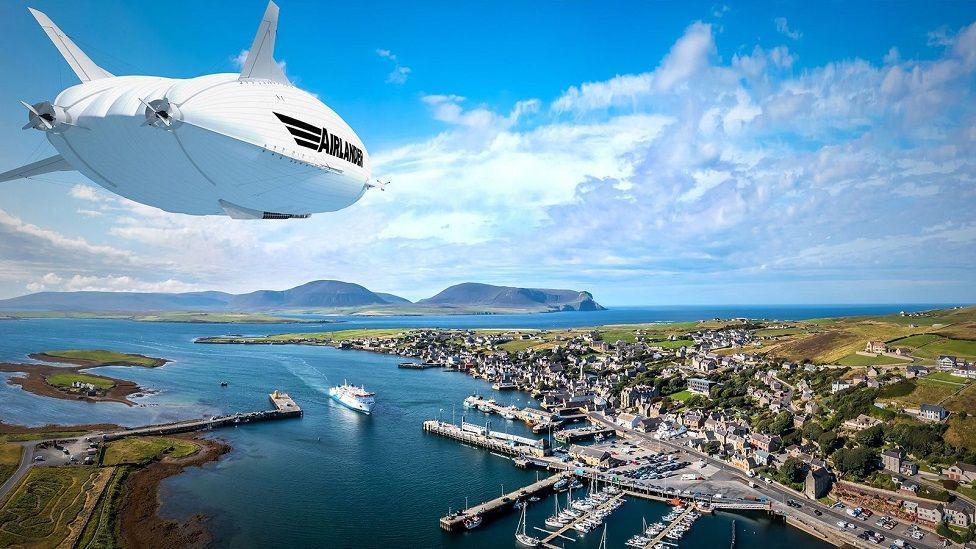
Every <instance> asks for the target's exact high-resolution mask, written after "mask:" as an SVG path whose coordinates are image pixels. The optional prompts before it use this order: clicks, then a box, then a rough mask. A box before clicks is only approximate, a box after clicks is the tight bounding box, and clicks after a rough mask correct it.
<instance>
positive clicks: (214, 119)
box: [0, 2, 382, 219]
mask: <svg viewBox="0 0 976 549" xmlns="http://www.w3.org/2000/svg"><path fill="white" fill-rule="evenodd" d="M30 12H31V14H32V15H33V16H34V18H35V19H37V22H38V23H39V24H40V25H41V28H42V29H43V30H44V32H45V33H46V34H47V36H48V37H49V38H50V39H51V41H52V42H53V43H54V45H55V47H57V49H58V51H59V52H60V53H61V55H62V56H64V58H65V60H66V61H67V62H68V65H69V66H70V67H71V69H72V70H73V71H74V72H75V74H77V75H78V78H79V79H80V80H81V83H80V84H78V85H75V86H71V87H70V88H67V89H65V90H64V91H62V92H61V93H59V94H58V96H57V97H56V98H55V99H54V100H53V101H41V102H38V103H33V104H30V103H26V102H22V104H23V106H24V107H25V108H26V110H27V118H28V119H27V124H26V125H25V126H24V129H25V130H35V131H41V132H44V133H45V134H46V137H47V139H48V140H49V141H50V143H51V144H52V145H53V146H54V148H55V149H56V150H57V151H58V154H57V155H54V156H52V157H49V158H45V159H43V160H40V161H37V162H33V163H31V164H28V165H26V166H22V167H20V168H17V169H14V170H10V171H8V172H6V173H3V174H0V181H9V180H14V179H20V178H29V177H32V176H37V175H41V174H45V173H49V172H55V171H71V170H74V171H78V172H80V173H82V174H83V175H84V176H85V177H87V178H88V179H91V180H92V181H94V182H95V183H97V184H99V185H101V186H102V187H104V188H105V189H108V190H109V191H111V192H113V193H115V194H118V195H120V196H123V197H125V198H128V199H131V200H134V201H136V202H139V203H142V204H146V205H149V206H153V207H156V208H160V209H162V210H165V211H168V212H177V213H184V214H191V215H228V216H230V217H232V218H235V219H293V218H306V217H308V216H309V215H310V214H313V213H318V212H331V211H336V210H340V209H342V208H345V207H347V206H350V205H351V204H353V203H355V202H356V201H357V200H359V199H360V198H361V197H362V196H363V194H364V193H365V192H366V190H367V189H368V188H370V187H373V186H377V185H375V184H371V183H370V164H369V155H368V154H367V152H366V147H365V146H364V145H363V142H362V141H361V140H360V139H359V137H358V136H357V135H356V133H355V132H354V131H353V130H352V128H351V127H349V125H348V124H347V123H346V122H345V121H344V120H343V119H342V118H340V117H339V115H338V114H336V113H335V111H333V110H332V109H330V108H329V107H328V106H326V105H325V104H323V103H322V102H321V101H319V100H318V99H317V98H316V97H315V96H314V95H312V94H310V93H308V92H306V91H304V90H301V89H299V88H298V87H296V86H294V85H293V84H292V83H291V82H290V81H289V79H288V78H287V77H286V76H285V74H284V71H282V69H281V66H280V65H279V64H278V63H277V62H275V59H274V45H275V37H276V34H277V29H278V6H276V5H275V4H274V3H273V2H271V3H269V4H268V8H267V10H266V11H265V13H264V17H263V18H262V20H261V24H260V26H259V27H258V31H257V34H256V35H255V37H254V41H253V43H252V45H251V48H250V50H248V54H247V58H246V60H245V62H244V65H243V68H242V70H241V72H240V74H211V75H206V76H199V77H196V78H187V79H178V78H163V77H158V76H115V75H113V74H111V73H109V72H108V71H106V70H105V69H103V68H101V67H99V66H98V65H96V64H95V63H94V62H93V61H92V60H91V59H90V58H89V57H88V56H87V55H85V53H84V52H83V51H81V49H79V48H78V46H76V45H75V43H74V42H73V41H72V40H71V39H70V38H69V37H68V36H67V35H66V34H64V32H62V31H61V29H60V28H58V26H57V25H55V24H54V22H52V21H51V19H50V18H48V17H47V15H45V14H43V13H41V12H40V11H37V10H35V9H32V8H30ZM380 188H382V187H380Z"/></svg>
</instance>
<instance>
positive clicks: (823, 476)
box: [803, 466, 833, 499]
mask: <svg viewBox="0 0 976 549" xmlns="http://www.w3.org/2000/svg"><path fill="white" fill-rule="evenodd" d="M832 483H833V480H832V479H831V477H830V473H829V472H828V471H827V469H826V468H824V467H816V466H814V467H810V470H809V471H807V478H806V480H805V481H804V482H803V495H805V496H806V497H808V498H810V499H820V498H822V497H824V496H826V495H827V494H828V493H829V492H830V485H831V484H832Z"/></svg>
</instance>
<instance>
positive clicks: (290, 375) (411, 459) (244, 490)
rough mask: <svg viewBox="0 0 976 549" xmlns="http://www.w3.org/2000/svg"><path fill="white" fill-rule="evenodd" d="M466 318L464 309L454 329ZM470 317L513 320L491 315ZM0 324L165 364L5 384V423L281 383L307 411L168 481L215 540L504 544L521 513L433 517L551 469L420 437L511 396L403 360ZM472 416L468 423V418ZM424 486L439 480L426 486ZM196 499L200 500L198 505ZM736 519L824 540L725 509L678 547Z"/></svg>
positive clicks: (756, 531)
mask: <svg viewBox="0 0 976 549" xmlns="http://www.w3.org/2000/svg"><path fill="white" fill-rule="evenodd" d="M564 316H565V315H561V314H554V315H542V316H539V317H524V316H523V317H518V318H515V319H511V320H508V321H509V322H521V323H525V322H530V321H532V322H534V321H545V322H561V320H560V319H561V318H563V317H564ZM470 320H472V319H469V318H465V317H462V318H459V319H458V320H456V322H461V323H463V322H468V321H470ZM476 320H478V321H480V322H485V323H498V322H505V321H506V320H505V319H504V318H494V317H481V318H478V319H476ZM354 321H355V322H358V321H359V320H358V319H351V320H350V321H349V322H348V323H347V324H346V325H345V326H334V327H333V326H325V327H320V326H309V327H302V329H308V330H321V329H339V328H349V327H355V326H357V324H354V323H353V322H354ZM425 321H426V322H430V320H425V319H418V318H411V317H408V318H404V319H402V320H399V319H393V320H391V319H364V320H362V322H364V323H366V324H367V325H375V323H377V322H384V323H391V322H403V323H406V324H408V325H409V324H414V323H418V322H425ZM435 321H436V320H435ZM591 321H592V320H591ZM249 329H254V328H249ZM258 329H260V330H261V331H262V332H267V333H276V332H280V331H284V330H295V326H275V325H271V326H262V327H260V328H258ZM4 330H5V336H6V337H5V338H4V339H3V340H0V354H2V357H0V358H3V359H6V360H11V361H13V360H17V359H19V358H20V357H22V356H25V355H26V354H28V353H30V352H35V351H37V350H38V349H48V348H59V347H64V346H65V343H64V342H65V341H71V342H72V345H74V346H79V347H81V346H84V347H89V348H112V349H119V350H122V351H129V352H141V353H143V354H146V355H152V356H162V357H166V358H168V359H171V360H172V361H173V362H172V363H170V364H168V365H167V366H165V367H163V368H158V369H132V368H128V369H126V368H124V367H105V368H103V369H100V370H104V371H105V372H106V373H111V374H113V375H116V376H119V377H124V378H126V379H132V380H133V381H136V382H138V383H139V384H140V385H143V386H146V387H152V388H155V389H157V391H158V392H157V393H156V394H153V395H148V396H145V397H141V398H139V399H138V400H137V403H138V406H135V407H127V406H124V405H116V404H113V403H100V404H99V405H98V406H90V405H86V404H85V403H80V402H71V401H60V400H59V401H51V400H50V399H43V398H41V397H37V396H35V395H31V394H29V393H26V392H24V391H22V390H20V389H19V388H17V387H11V386H9V385H6V384H0V408H2V409H3V410H4V420H5V421H7V422H9V423H24V424H34V425H38V424H44V423H60V424H72V423H77V422H78V419H79V418H82V417H83V418H85V419H86V420H87V421H91V422H111V421H115V422H117V423H120V424H122V425H127V426H131V427H138V426H142V425H147V424H158V423H168V422H175V421H182V420H193V419H199V418H201V417H211V416H222V415H228V414H233V413H236V412H237V411H240V410H262V409H266V408H267V407H268V406H269V404H268V402H269V401H268V399H269V396H268V391H269V388H274V387H281V388H283V389H285V390H287V393H288V394H289V395H290V396H291V397H292V398H293V399H294V401H295V402H296V403H299V404H300V406H301V409H302V412H303V416H302V418H301V420H295V421H270V422H253V423H248V424H245V425H239V426H238V427H237V428H233V427H231V428H223V429H214V430H212V431H204V432H205V433H206V435H205V436H207V437H219V438H221V439H224V440H226V441H227V442H228V443H229V444H230V445H231V446H232V448H233V450H232V451H231V453H230V454H229V455H228V456H227V457H226V458H225V459H223V460H221V461H220V462H218V463H216V464H214V465H212V466H208V467H206V468H203V469H188V470H186V471H184V472H183V473H181V474H180V475H178V476H175V477H172V478H169V479H167V480H166V481H165V482H164V484H163V485H162V489H161V492H160V498H161V503H162V508H161V512H162V513H163V514H164V515H165V516H171V517H190V516H193V515H194V514H196V513H200V512H204V513H206V514H207V515H208V516H210V525H211V526H210V528H211V531H212V534H213V536H214V539H215V542H216V544H218V545H220V546H224V547H253V546H255V545H265V546H266V545H273V544H288V545H292V546H310V545H314V544H322V543H327V544H329V545H330V546H332V547H340V548H342V547H358V546H362V544H361V543H360V542H359V541H357V540H359V539H360V536H361V533H362V532H363V531H370V535H371V539H370V543H369V544H368V545H369V546H383V545H385V546H389V547H392V546H402V545H403V544H407V545H411V546H418V547H419V546H422V547H445V548H455V547H498V546H511V545H512V541H513V539H512V536H513V532H514V531H515V527H516V524H517V522H518V518H519V515H518V513H515V512H502V513H499V514H497V515H495V516H494V517H492V519H491V520H486V521H485V523H484V524H483V525H482V526H480V527H479V528H477V529H475V530H471V531H468V530H462V531H459V532H453V533H451V532H446V531H444V530H442V529H441V528H440V527H439V524H438V521H439V519H440V518H441V517H442V516H446V515H448V514H450V513H451V512H453V511H452V509H453V510H457V509H463V508H467V507H468V506H466V505H465V499H468V500H469V501H470V502H472V503H473V502H485V501H490V500H492V499H495V498H498V497H499V496H500V495H501V494H508V493H511V492H515V491H518V490H520V489H521V488H522V487H525V486H528V485H531V484H532V483H534V482H535V481H536V475H537V474H539V475H540V476H542V477H543V478H542V479H541V480H544V479H545V478H548V477H546V476H545V475H546V473H545V472H544V471H542V470H538V469H536V470H533V469H520V468H518V467H516V466H514V463H513V461H512V460H511V458H510V457H509V456H506V458H505V459H503V458H501V457H498V456H497V455H493V453H492V451H488V450H486V449H483V448H479V447H474V446H471V445H464V444H461V443H459V442H458V441H456V440H453V439H449V438H446V437H443V436H438V435H432V434H430V433H424V432H423V430H422V429H421V426H422V425H423V422H424V421H426V420H429V419H430V418H431V417H435V416H436V415H438V413H441V414H445V413H446V414H448V416H449V415H450V414H451V408H452V407H457V408H459V409H458V412H460V411H461V410H460V406H459V403H461V402H462V401H463V400H464V399H465V398H466V397H468V396H470V395H471V394H475V393H481V394H484V395H485V396H486V397H487V396H492V397H494V398H496V399H497V400H498V401H500V402H507V401H508V400H510V398H511V397H510V396H508V395H511V393H498V394H493V393H492V392H491V389H490V386H488V385H487V384H486V383H485V382H484V381H481V380H477V379H472V378H470V377H469V376H463V375H457V374H455V373H450V372H445V371H443V370H442V369H440V368H429V369H425V370H417V371H410V372H404V371H403V370H399V369H398V368H397V364H398V362H400V360H398V359H397V357H393V356H386V355H379V354H374V353H365V352H357V351H343V350H338V349H333V348H329V347H311V346H309V347H303V346H240V347H226V346H203V345H193V344H192V343H191V341H192V340H193V338H194V337H197V336H200V335H207V334H208V333H209V334H214V335H217V334H221V333H225V332H226V331H227V330H228V327H227V326H220V325H217V326H210V325H199V324H197V325H190V324H178V323H166V324H158V323H133V322H127V321H114V320H71V321H69V320H57V319H44V320H27V321H17V322H9V323H6V324H4ZM325 376H328V379H333V380H341V379H344V378H345V379H349V380H355V381H356V383H362V384H364V385H366V387H368V388H369V389H370V390H372V391H375V392H376V393H377V404H376V409H375V411H374V414H373V415H372V416H365V415H362V414H358V413H356V412H354V411H351V410H348V409H346V408H344V407H341V406H339V405H338V404H336V403H334V402H333V401H331V400H330V399H329V398H328V395H327V394H326V393H327V389H328V387H329V382H328V380H327V379H326V377H325ZM222 380H227V381H229V386H228V387H221V386H220V381H222ZM524 402H525V405H526V406H529V407H534V406H537V404H536V403H534V402H532V401H524ZM38 410H43V413H40V414H39V413H38ZM495 417H497V416H495ZM469 421H471V422H475V421H476V420H475V419H474V418H473V417H470V418H469ZM481 424H482V425H483V424H484V421H483V420H482V421H481ZM501 427H504V428H506V429H507V430H508V431H509V432H510V433H511V434H514V435H517V436H522V437H525V438H532V439H539V438H541V437H540V436H539V435H538V434H534V433H532V431H531V429H530V428H528V426H526V425H525V424H524V423H523V422H521V421H513V422H507V423H504V424H501V423H499V424H498V427H495V428H494V430H501ZM394 441H395V442H394ZM531 459H533V460H536V459H540V458H535V457H531ZM417 479H437V481H436V482H431V483H424V482H419V481H418V480H417ZM584 482H585V479H584ZM390 487H394V490H392V491H391V490H390V489H389V488H390ZM258 492H260V493H262V494H263V497H264V498H270V499H273V500H275V501H276V502H279V503H278V504H277V505H275V506H273V507H271V508H265V507H262V510H261V512H260V513H258V514H255V506H254V498H253V494H255V493H258ZM335 493H342V494H344V497H343V498H342V499H341V501H340V500H339V499H337V498H334V497H332V496H331V495H332V494H335ZM539 497H541V498H542V499H541V501H539V502H534V503H530V504H529V506H528V508H527V520H528V521H529V524H530V531H534V530H532V526H531V525H537V526H542V525H543V523H544V521H545V518H546V517H547V516H548V515H550V514H551V513H552V496H551V495H549V496H546V495H543V494H540V496H539ZM625 497H626V498H627V503H625V504H624V505H623V506H621V507H620V508H619V509H618V510H616V511H614V513H613V515H612V517H611V518H610V519H609V521H608V523H607V526H608V533H607V539H608V542H607V545H608V546H609V547H620V546H623V543H624V542H625V541H626V540H627V538H628V537H629V536H630V535H632V534H633V533H634V532H635V531H636V530H637V529H638V527H639V526H640V524H641V521H642V518H645V517H646V518H647V519H648V520H651V521H652V522H653V521H654V520H657V518H658V517H660V516H663V515H664V514H666V513H667V512H668V511H669V510H670V506H669V505H667V504H666V503H664V502H660V501H656V500H651V499H645V498H641V497H630V496H625ZM200 502H208V503H206V504H204V505H203V506H202V507H201V503H200ZM299 514H301V515H303V516H314V517H317V520H315V521H306V522H304V523H296V522H295V521H294V520H293V517H294V516H297V515H299ZM377 516H382V517H387V518H386V519H385V520H384V523H383V524H382V525H380V526H379V527H377V525H376V523H375V521H374V520H373V519H374V518H375V517H377ZM731 517H736V518H738V520H739V524H740V531H739V533H738V544H739V546H740V547H745V546H749V544H764V546H766V547H771V548H774V549H812V548H815V547H816V548H820V547H826V544H823V543H822V542H820V541H818V540H815V539H814V538H810V537H808V536H806V535H805V534H803V533H802V532H799V531H797V530H793V529H791V528H789V527H787V526H786V525H785V524H783V523H782V522H777V521H776V520H774V519H773V518H772V517H769V516H768V515H766V514H752V515H749V516H747V517H746V518H742V516H741V515H729V514H724V513H721V512H718V513H716V514H715V515H709V516H704V517H702V519H700V522H702V523H705V522H707V523H708V526H707V527H705V526H703V527H696V528H695V529H693V530H692V531H691V532H689V534H687V535H686V537H685V538H684V541H683V545H685V544H687V546H697V547H710V546H714V545H725V544H727V543H728V535H729V528H728V524H729V522H730V521H731V520H732V518H731ZM652 519H653V520H652ZM324 522H327V523H328V524H329V527H328V528H327V529H326V528H323V527H321V526H320V524H322V523H324ZM719 531H720V532H721V534H720V535H719ZM272 532H273V535H272ZM536 532H537V531H536ZM574 532H575V531H574ZM567 536H568V537H576V539H577V540H576V541H575V542H568V541H566V540H561V541H557V542H556V544H563V543H565V544H566V545H567V546H572V547H574V548H579V549H592V548H596V547H597V545H598V544H599V541H600V540H599V538H600V533H599V532H591V533H589V534H587V535H584V536H576V533H573V532H570V533H567Z"/></svg>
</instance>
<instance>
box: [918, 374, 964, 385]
mask: <svg viewBox="0 0 976 549" xmlns="http://www.w3.org/2000/svg"><path fill="white" fill-rule="evenodd" d="M923 379H928V380H932V381H941V382H943V383H955V384H956V385H966V384H968V383H969V380H968V379H966V378H964V377H959V376H954V375H952V374H950V373H949V372H932V373H931V374H929V375H927V376H925V377H924V378H923Z"/></svg>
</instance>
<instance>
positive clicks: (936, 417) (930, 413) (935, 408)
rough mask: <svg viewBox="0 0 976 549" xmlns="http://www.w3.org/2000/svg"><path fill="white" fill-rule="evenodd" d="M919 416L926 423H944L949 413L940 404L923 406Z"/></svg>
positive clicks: (920, 408)
mask: <svg viewBox="0 0 976 549" xmlns="http://www.w3.org/2000/svg"><path fill="white" fill-rule="evenodd" d="M918 415H919V417H920V418H922V419H924V420H925V421H942V420H943V419H945V418H947V417H948V416H949V411H948V410H946V409H945V408H943V407H942V406H939V405H938V404H923V405H921V406H920V407H919V414H918Z"/></svg>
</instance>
